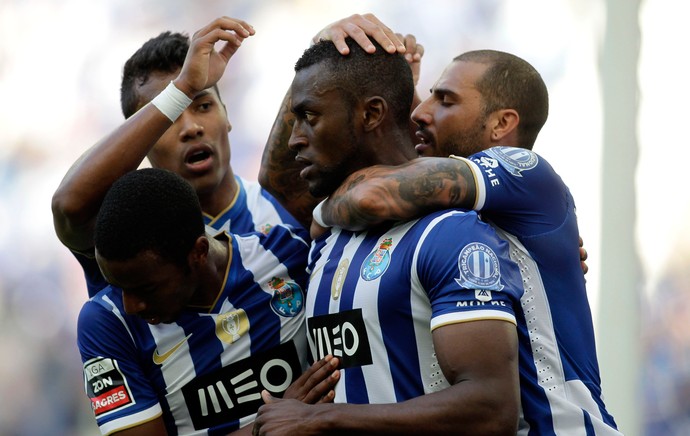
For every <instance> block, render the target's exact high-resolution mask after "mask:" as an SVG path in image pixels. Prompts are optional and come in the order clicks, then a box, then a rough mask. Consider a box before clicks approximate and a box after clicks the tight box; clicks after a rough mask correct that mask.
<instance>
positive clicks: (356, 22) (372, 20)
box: [312, 14, 405, 55]
mask: <svg viewBox="0 0 690 436" xmlns="http://www.w3.org/2000/svg"><path fill="white" fill-rule="evenodd" d="M347 37H350V38H352V39H353V40H354V41H355V42H356V43H357V44H358V45H359V46H360V47H362V48H363V49H364V50H365V51H366V52H367V53H374V52H375V51H376V47H374V44H372V41H371V40H372V39H373V40H374V41H376V42H378V43H379V45H381V47H383V49H384V50H386V51H387V52H388V53H395V52H396V51H398V52H399V53H404V52H405V45H404V43H403V41H402V40H401V39H399V38H398V36H397V35H396V34H395V33H394V32H393V31H392V30H391V29H390V28H389V27H388V26H386V25H385V24H383V23H382V22H381V21H380V20H379V19H378V18H376V16H374V15H373V14H364V15H359V14H354V15H351V16H349V17H347V18H343V19H342V20H338V21H336V22H334V23H331V24H329V25H328V26H326V27H325V28H324V29H322V30H321V31H320V32H319V33H317V34H316V36H314V38H312V42H314V43H316V42H318V41H322V40H326V41H331V42H333V45H335V47H336V48H337V49H338V51H339V52H340V53H342V54H344V55H345V54H348V53H349V52H350V49H349V47H348V46H347V44H346V43H345V38H347ZM370 38H371V39H370Z"/></svg>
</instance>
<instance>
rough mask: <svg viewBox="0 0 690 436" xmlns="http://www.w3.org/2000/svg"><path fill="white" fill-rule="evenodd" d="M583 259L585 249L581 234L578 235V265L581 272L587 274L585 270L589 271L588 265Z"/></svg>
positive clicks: (585, 257)
mask: <svg viewBox="0 0 690 436" xmlns="http://www.w3.org/2000/svg"><path fill="white" fill-rule="evenodd" d="M585 260H587V250H585V248H584V241H583V240H582V236H580V267H581V268H582V273H583V274H587V271H589V267H588V266H587V264H586V263H585Z"/></svg>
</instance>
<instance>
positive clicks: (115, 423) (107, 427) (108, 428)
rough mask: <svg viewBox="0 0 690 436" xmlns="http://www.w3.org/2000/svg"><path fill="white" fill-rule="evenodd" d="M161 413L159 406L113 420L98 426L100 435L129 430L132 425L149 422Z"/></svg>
mask: <svg viewBox="0 0 690 436" xmlns="http://www.w3.org/2000/svg"><path fill="white" fill-rule="evenodd" d="M162 413H163V411H162V409H161V405H160V404H156V405H155V406H153V407H151V408H149V409H146V410H142V411H141V412H138V413H135V414H133V415H127V416H124V417H122V418H118V419H114V420H112V421H109V422H106V423H105V424H103V425H100V426H98V429H99V430H100V431H101V434H110V433H112V432H114V431H121V430H122V429H125V428H130V427H132V426H134V425H141V424H143V423H145V422H147V421H151V420H152V419H153V418H157V417H158V416H160V415H161V414H162Z"/></svg>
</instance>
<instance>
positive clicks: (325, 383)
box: [283, 355, 340, 404]
mask: <svg viewBox="0 0 690 436" xmlns="http://www.w3.org/2000/svg"><path fill="white" fill-rule="evenodd" d="M339 362H340V361H339V360H338V359H337V358H334V357H333V356H331V355H328V356H326V357H324V358H323V359H321V360H319V361H317V362H314V363H313V364H312V365H311V366H310V367H309V369H307V370H306V371H304V373H303V374H302V375H301V376H300V377H299V378H298V379H297V380H295V381H294V382H293V383H292V384H291V385H290V386H289V387H288V389H287V390H286V391H285V394H284V395H283V398H293V399H296V400H299V401H302V402H304V403H308V404H314V403H316V402H318V401H320V400H321V399H322V398H323V397H324V396H327V395H328V394H329V391H330V390H332V389H333V387H335V385H336V383H337V382H338V380H339V379H340V371H338V364H339ZM334 395H335V394H334ZM331 401H332V400H331Z"/></svg>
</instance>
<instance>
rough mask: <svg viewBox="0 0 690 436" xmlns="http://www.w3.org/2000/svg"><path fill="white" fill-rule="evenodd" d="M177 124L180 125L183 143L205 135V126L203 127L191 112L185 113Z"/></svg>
mask: <svg viewBox="0 0 690 436" xmlns="http://www.w3.org/2000/svg"><path fill="white" fill-rule="evenodd" d="M176 123H179V125H180V130H179V135H180V140H181V141H183V142H184V141H189V140H192V139H195V138H199V137H201V136H203V135H204V126H202V125H201V124H200V123H199V121H198V119H197V118H196V117H195V116H194V115H192V114H190V113H189V111H184V112H183V113H182V115H180V117H179V118H178V119H177V121H176Z"/></svg>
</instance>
